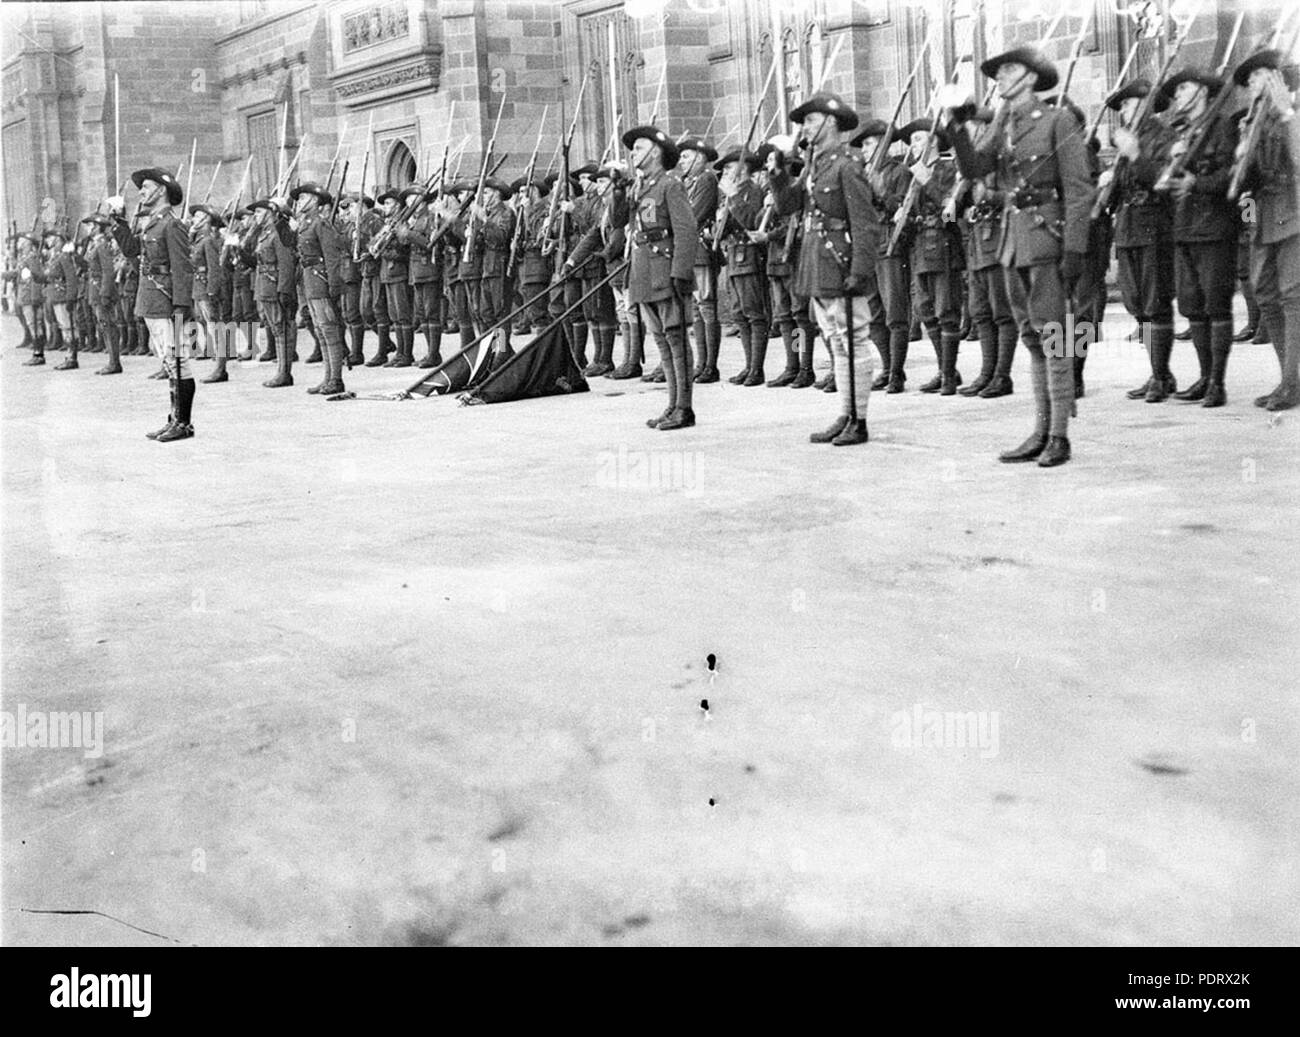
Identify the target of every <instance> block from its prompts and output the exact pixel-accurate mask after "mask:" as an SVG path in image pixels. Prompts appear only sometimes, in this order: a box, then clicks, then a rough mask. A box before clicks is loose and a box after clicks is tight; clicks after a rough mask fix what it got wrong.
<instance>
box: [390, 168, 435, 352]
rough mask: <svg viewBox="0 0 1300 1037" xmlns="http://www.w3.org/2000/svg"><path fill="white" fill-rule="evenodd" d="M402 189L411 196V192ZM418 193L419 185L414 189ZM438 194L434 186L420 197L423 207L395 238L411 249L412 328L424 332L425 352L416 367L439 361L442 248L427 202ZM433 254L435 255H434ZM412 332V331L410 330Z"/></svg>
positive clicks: (398, 230)
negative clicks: (438, 242)
mask: <svg viewBox="0 0 1300 1037" xmlns="http://www.w3.org/2000/svg"><path fill="white" fill-rule="evenodd" d="M411 190H412V189H408V191H407V192H404V195H405V196H406V197H410V196H411V195H410V191H411ZM413 190H414V193H415V194H419V193H420V192H419V188H415V189H413ZM437 197H438V191H437V189H436V188H435V189H434V190H432V191H429V192H428V193H426V194H425V195H424V197H423V199H421V200H422V201H424V202H425V203H426V205H425V208H424V209H422V210H421V211H420V213H419V214H418V215H417V216H416V217H415V218H414V219H412V220H410V221H409V222H406V223H403V224H401V225H400V226H399V227H398V228H397V238H398V240H399V241H402V242H404V243H405V244H407V245H408V246H409V247H410V249H411V261H410V275H409V276H410V282H409V283H410V291H411V312H412V318H413V327H417V328H419V329H420V330H421V331H422V332H423V334H424V342H425V353H424V356H422V357H421V358H420V360H419V362H418V363H417V364H416V366H417V367H423V368H430V367H437V366H438V365H439V364H441V363H442V276H443V271H442V267H441V265H440V261H441V259H442V250H441V249H440V248H437V247H436V246H435V245H434V243H433V234H434V231H435V230H436V226H435V223H436V221H435V219H434V215H433V213H432V212H430V211H429V209H428V203H430V202H433V201H435V200H436V199H437ZM435 253H436V255H435ZM412 334H414V332H412Z"/></svg>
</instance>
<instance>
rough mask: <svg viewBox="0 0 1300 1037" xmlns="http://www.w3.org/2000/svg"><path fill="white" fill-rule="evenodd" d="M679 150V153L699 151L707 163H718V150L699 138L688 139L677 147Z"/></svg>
mask: <svg viewBox="0 0 1300 1037" xmlns="http://www.w3.org/2000/svg"><path fill="white" fill-rule="evenodd" d="M677 150H678V151H679V152H683V151H698V152H699V153H700V154H701V155H703V156H704V159H705V161H706V162H716V161H718V149H717V148H715V147H713V146H712V145H709V144H706V143H705V142H704V141H702V140H700V138H699V137H687V138H686V139H685V140H684V141H681V142H680V143H679V144H678V145H677Z"/></svg>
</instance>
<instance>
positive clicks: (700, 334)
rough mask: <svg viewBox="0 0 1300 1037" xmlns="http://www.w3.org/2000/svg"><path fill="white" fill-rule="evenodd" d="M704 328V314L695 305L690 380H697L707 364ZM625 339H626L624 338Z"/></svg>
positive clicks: (692, 325)
mask: <svg viewBox="0 0 1300 1037" xmlns="http://www.w3.org/2000/svg"><path fill="white" fill-rule="evenodd" d="M706 335H707V333H706V332H705V330H704V315H703V313H702V312H701V311H700V308H699V307H698V306H697V307H695V320H693V321H692V322H691V338H692V340H694V342H695V370H694V371H692V372H691V381H692V382H698V381H699V380H700V375H702V374H703V373H704V370H705V368H706V367H708V364H709V345H708V338H707V337H706ZM624 341H626V339H624Z"/></svg>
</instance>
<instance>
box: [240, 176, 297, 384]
mask: <svg viewBox="0 0 1300 1037" xmlns="http://www.w3.org/2000/svg"><path fill="white" fill-rule="evenodd" d="M249 208H250V209H253V210H262V211H265V212H266V213H267V215H266V216H259V217H258V220H260V221H261V222H260V223H255V225H254V233H255V234H256V235H257V239H256V240H257V245H256V253H255V255H256V258H257V279H256V281H255V288H254V295H255V296H256V299H257V307H258V311H259V313H260V314H261V316H262V325H263V327H265V328H266V340H267V353H270V355H271V359H272V360H274V361H276V372H275V375H274V377H272V378H270V379H268V380H267V381H265V382H263V383H262V385H263V386H264V387H266V388H267V389H284V388H288V387H289V386H291V385H293V364H294V361H295V360H297V359H298V354H297V352H296V351H295V349H294V343H295V341H296V340H297V336H298V323H297V320H296V314H297V310H298V284H297V282H298V262H297V260H296V259H295V257H294V254H293V249H291V248H289V247H288V246H286V245H285V243H284V242H283V241H281V240H280V235H279V234H278V233H277V232H276V229H275V224H276V222H277V221H278V220H279V219H280V217H282V216H287V215H288V214H289V200H288V199H287V198H269V199H264V200H259V201H256V202H253V203H251V204H250V205H249ZM265 358H266V354H265V353H264V354H263V355H262V356H261V357H259V360H262V359H265Z"/></svg>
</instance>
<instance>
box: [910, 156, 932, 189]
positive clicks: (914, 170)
mask: <svg viewBox="0 0 1300 1037" xmlns="http://www.w3.org/2000/svg"><path fill="white" fill-rule="evenodd" d="M907 171H908V172H909V173H911V174H912V176H914V177H915V178H916V179H917V180H918V181H919V182H920V184H921V186H922V187H924V186H925V185H926V184H928V183H929V182H930V178H931V177H932V176H934V170H933V169H932V168H931V167H930V166H927V165H926V164H925V163H924V162H914V163H912V165H910V166H908V167H907Z"/></svg>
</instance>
